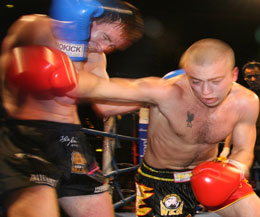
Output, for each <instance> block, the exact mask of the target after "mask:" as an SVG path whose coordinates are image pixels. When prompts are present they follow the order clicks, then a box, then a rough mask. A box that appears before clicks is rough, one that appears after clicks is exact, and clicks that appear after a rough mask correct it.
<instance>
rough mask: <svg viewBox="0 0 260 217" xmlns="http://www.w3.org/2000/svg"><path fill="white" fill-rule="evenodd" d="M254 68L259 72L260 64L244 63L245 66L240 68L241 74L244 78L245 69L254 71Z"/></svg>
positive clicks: (255, 62)
mask: <svg viewBox="0 0 260 217" xmlns="http://www.w3.org/2000/svg"><path fill="white" fill-rule="evenodd" d="M254 68H258V69H259V71H260V62H257V61H250V62H248V63H246V64H245V65H243V67H242V74H243V76H244V77H245V70H246V69H254Z"/></svg>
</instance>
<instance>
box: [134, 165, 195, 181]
mask: <svg viewBox="0 0 260 217" xmlns="http://www.w3.org/2000/svg"><path fill="white" fill-rule="evenodd" d="M138 173H139V174H141V175H143V176H145V177H148V178H151V179H155V180H160V181H168V182H176V183H180V182H189V181H190V179H191V176H192V170H171V169H156V168H153V167H151V166H149V165H148V164H146V163H145V162H142V165H141V167H139V169H138Z"/></svg>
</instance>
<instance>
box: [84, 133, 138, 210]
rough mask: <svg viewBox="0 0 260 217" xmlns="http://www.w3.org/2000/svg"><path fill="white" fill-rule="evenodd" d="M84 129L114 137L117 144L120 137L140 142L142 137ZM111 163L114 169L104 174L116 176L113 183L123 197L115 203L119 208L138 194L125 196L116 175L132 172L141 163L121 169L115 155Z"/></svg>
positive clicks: (107, 176) (98, 134)
mask: <svg viewBox="0 0 260 217" xmlns="http://www.w3.org/2000/svg"><path fill="white" fill-rule="evenodd" d="M82 131H83V132H84V133H87V134H91V135H97V136H103V137H109V138H113V139H115V142H116V144H118V142H119V139H122V140H131V141H138V142H139V141H140V138H135V137H131V136H125V135H120V134H115V133H107V132H102V131H99V130H93V129H89V128H82ZM110 148H112V147H110ZM111 153H112V152H111ZM111 164H112V166H113V168H114V171H111V172H109V173H107V174H104V176H105V178H110V177H114V180H113V185H114V187H115V189H116V191H117V193H118V194H119V197H120V199H121V200H120V201H118V202H116V203H114V204H113V206H114V209H117V208H119V207H121V206H123V205H125V204H126V203H128V202H130V201H132V200H134V199H135V197H136V194H135V193H134V194H132V195H130V196H128V197H124V195H123V193H122V190H121V188H120V186H119V183H118V181H117V180H116V179H115V177H117V176H118V175H121V174H123V173H126V172H131V171H135V170H137V168H138V167H139V164H138V165H136V166H131V167H128V168H123V169H119V168H118V166H117V163H116V161H115V159H114V157H113V156H112V161H111Z"/></svg>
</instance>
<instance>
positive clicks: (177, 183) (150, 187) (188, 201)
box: [136, 162, 199, 217]
mask: <svg viewBox="0 0 260 217" xmlns="http://www.w3.org/2000/svg"><path fill="white" fill-rule="evenodd" d="M190 177H191V171H190V170H178V171H176V170H169V169H156V168H152V167H151V166H148V165H147V164H146V163H144V162H143V163H142V165H141V167H140V168H139V169H138V174H137V176H136V215H137V216H146V217H160V216H179V217H180V216H182V217H188V216H193V215H195V214H196V206H197V205H198V204H199V203H198V201H197V200H196V198H195V196H194V194H193V192H192V189H191V184H190Z"/></svg>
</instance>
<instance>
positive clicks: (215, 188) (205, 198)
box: [191, 161, 241, 207]
mask: <svg viewBox="0 0 260 217" xmlns="http://www.w3.org/2000/svg"><path fill="white" fill-rule="evenodd" d="M240 180H241V170H240V169H239V168H237V167H236V166H235V165H233V164H232V163H229V162H222V161H206V162H204V163H201V164H199V165H198V166H197V167H195V168H194V169H193V171H192V177H191V186H192V190H193V192H194V194H195V197H196V198H197V200H198V201H199V202H200V203H201V204H203V205H204V206H206V207H215V206H219V205H221V204H222V203H224V202H225V201H226V200H227V199H228V198H229V197H230V195H231V194H232V193H233V192H234V191H235V190H236V189H237V188H238V187H239V184H240Z"/></svg>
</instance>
